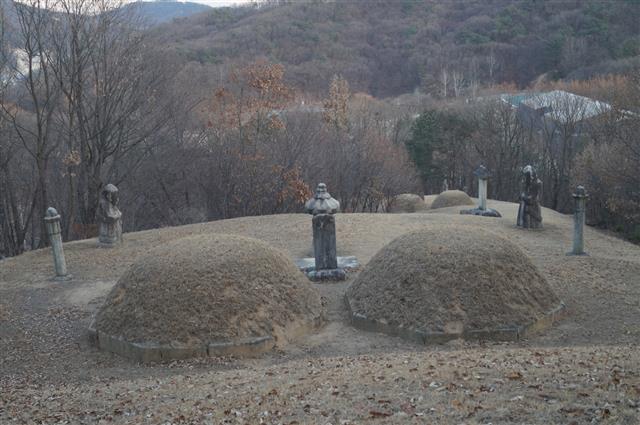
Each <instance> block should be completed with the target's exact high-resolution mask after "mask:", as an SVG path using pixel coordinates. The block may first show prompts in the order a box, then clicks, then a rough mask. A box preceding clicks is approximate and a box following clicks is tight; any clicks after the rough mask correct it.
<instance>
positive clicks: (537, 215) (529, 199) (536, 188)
mask: <svg viewBox="0 0 640 425" xmlns="http://www.w3.org/2000/svg"><path fill="white" fill-rule="evenodd" d="M522 175H523V191H522V193H521V194H520V208H519V209H518V222H517V225H518V227H522V228H524V229H540V228H541V227H542V212H541V209H540V199H539V196H540V192H541V191H542V182H541V181H540V179H539V178H538V176H537V174H536V170H535V168H533V167H532V166H531V165H527V166H526V167H524V169H523V170H522Z"/></svg>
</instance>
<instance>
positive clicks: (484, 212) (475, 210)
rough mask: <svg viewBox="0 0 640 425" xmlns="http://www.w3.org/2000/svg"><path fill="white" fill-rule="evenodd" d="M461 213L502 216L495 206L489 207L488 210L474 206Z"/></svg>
mask: <svg viewBox="0 0 640 425" xmlns="http://www.w3.org/2000/svg"><path fill="white" fill-rule="evenodd" d="M460 214H463V215H467V214H468V215H479V216H482V217H502V215H501V214H500V213H499V212H498V211H496V210H494V209H493V208H487V209H486V210H482V209H480V208H473V209H471V210H461V211H460Z"/></svg>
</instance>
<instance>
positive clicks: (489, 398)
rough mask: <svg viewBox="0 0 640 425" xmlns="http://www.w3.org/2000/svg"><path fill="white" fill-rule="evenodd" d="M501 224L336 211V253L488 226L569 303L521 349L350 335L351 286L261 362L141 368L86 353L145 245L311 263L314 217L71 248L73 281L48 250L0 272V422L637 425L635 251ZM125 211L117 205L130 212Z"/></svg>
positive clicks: (504, 206)
mask: <svg viewBox="0 0 640 425" xmlns="http://www.w3.org/2000/svg"><path fill="white" fill-rule="evenodd" d="M488 206H489V207H490V208H494V209H497V210H498V211H500V212H501V213H502V215H503V218H485V217H475V216H461V215H460V214H459V210H460V208H459V207H451V208H443V209H438V210H430V211H429V212H427V213H424V214H340V215H338V216H337V232H338V251H339V253H340V255H356V256H357V257H358V259H359V260H360V262H361V263H362V264H363V266H365V267H366V265H367V263H368V262H369V260H370V259H371V257H372V256H373V255H375V253H376V252H378V251H379V250H380V249H381V248H382V247H383V246H385V245H386V244H388V243H389V242H391V241H392V240H393V239H395V238H397V237H398V236H400V235H402V234H404V233H407V232H412V231H416V230H420V229H424V228H432V227H434V226H450V225H451V226H465V225H471V226H474V227H477V228H481V229H485V230H488V231H492V232H495V233H497V234H499V235H500V236H501V237H503V238H505V239H508V240H509V241H511V242H512V243H514V244H516V245H517V246H518V247H519V248H520V249H521V250H522V252H524V254H526V255H527V256H528V257H529V259H530V260H531V262H532V263H533V264H534V265H535V266H536V267H537V268H538V270H539V271H540V273H541V274H542V275H543V276H544V278H545V279H546V280H547V281H548V283H549V285H550V286H551V288H552V289H553V291H554V292H555V293H556V294H557V295H558V297H559V298H560V299H562V300H563V301H565V303H566V304H567V313H568V314H567V316H566V318H564V319H563V320H562V321H561V322H560V323H559V324H558V325H556V326H554V327H552V328H551V329H549V330H547V331H545V332H544V333H541V334H538V335H535V336H532V337H531V339H529V340H528V341H520V342H517V343H509V344H500V345H495V344H489V345H484V344H475V343H473V344H471V343H469V344H466V343H465V344H459V343H449V344H447V345H444V346H429V347H421V346H417V345H415V344H411V343H409V342H407V341H404V340H400V339H398V338H392V337H388V336H386V335H382V334H376V333H370V332H362V331H359V330H357V329H354V328H353V327H351V326H350V325H349V323H348V319H347V314H346V311H345V308H344V304H343V295H344V291H345V289H346V286H347V285H348V284H349V282H350V281H353V279H354V278H357V273H355V274H353V275H351V276H350V277H349V279H350V280H349V281H348V282H346V283H339V284H331V285H327V284H319V285H313V286H314V287H315V288H316V289H317V290H318V291H319V292H320V293H321V295H322V296H323V297H324V299H325V301H326V303H327V308H328V324H327V326H325V327H324V328H322V329H320V330H319V331H318V332H317V333H315V334H312V335H308V336H306V337H304V338H302V339H299V340H296V341H295V342H294V343H293V344H289V345H287V346H286V347H284V348H283V349H281V350H278V351H276V352H273V353H270V354H267V355H265V356H264V357H263V358H261V359H256V360H232V359H205V360H192V361H188V362H177V363H175V364H172V365H155V366H153V365H152V366H144V367H143V366H139V365H135V364H132V363H131V362H129V361H127V360H126V359H121V358H119V357H117V356H113V355H109V354H105V353H102V352H99V351H96V350H94V349H92V348H90V347H89V346H88V345H87V343H86V342H84V341H85V338H86V326H88V324H89V322H90V320H91V316H92V314H93V313H95V311H96V310H97V309H98V308H99V306H100V305H101V304H102V302H103V301H104V299H105V296H106V295H107V293H108V291H109V289H110V288H111V287H112V286H113V285H115V283H116V281H117V280H118V279H119V278H120V276H121V275H122V274H123V273H124V272H125V271H126V270H127V269H128V267H129V266H130V265H131V264H132V263H135V262H136V261H139V260H140V258H142V257H143V256H144V255H146V254H147V253H148V251H149V250H150V249H151V248H152V247H155V246H161V245H163V244H167V243H169V242H170V241H173V240H175V239H178V238H181V237H185V236H189V235H195V234H220V233H227V234H237V235H243V236H249V237H254V238H258V239H261V240H263V241H265V242H266V243H268V244H269V245H271V246H274V247H276V248H279V249H282V250H283V251H284V252H286V253H287V254H288V255H289V256H290V257H302V256H309V254H310V251H311V217H309V216H308V215H303V214H299V215H295V214H294V215H279V216H266V217H249V218H242V219H235V220H225V221H219V222H212V223H203V224H197V225H191V226H183V227H176V228H167V229H160V230H152V231H145V232H138V233H131V234H125V242H124V245H123V246H122V247H120V248H118V249H113V250H104V249H98V248H97V247H96V240H95V239H93V240H88V241H79V242H73V243H70V244H65V252H66V254H67V263H68V266H69V269H70V271H71V272H72V273H73V275H74V280H73V281H71V282H65V283H52V282H50V281H49V280H48V279H49V277H50V276H51V274H52V273H53V270H52V264H51V257H50V252H48V251H47V250H42V251H37V252H32V253H28V254H25V255H23V256H20V257H17V258H10V259H7V260H3V261H2V262H1V263H0V299H1V300H2V301H1V302H2V304H4V305H5V306H6V307H9V308H10V313H11V314H9V315H8V317H6V318H5V319H0V353H2V355H1V356H0V423H64V421H68V422H70V423H102V422H104V423H107V422H113V423H167V422H170V423H205V424H206V423H212V424H218V423H251V424H253V423H260V421H262V422H264V423H273V424H279V423H285V424H291V423H296V422H297V423H299V424H302V423H309V424H315V423H320V424H326V423H333V424H339V423H344V424H348V423H349V424H355V423H369V422H373V421H375V423H389V424H397V423H417V424H421V423H456V424H457V423H468V424H474V423H489V422H491V423H493V424H506V423H527V424H530V423H540V424H542V423H545V424H546V423H572V422H575V423H578V424H582V423H609V424H636V423H639V422H640V414H639V411H638V408H639V407H638V406H639V405H640V403H639V400H640V378H639V377H638V370H637V365H638V364H639V362H640V358H639V357H638V356H639V355H638V353H640V351H639V350H638V343H639V342H640V326H639V325H638V323H640V277H639V276H640V248H638V247H637V246H635V245H632V244H630V243H627V242H624V241H621V240H619V239H616V238H613V237H611V236H609V235H606V234H604V233H602V232H599V231H597V230H594V229H591V228H588V229H586V231H585V242H586V250H587V252H588V253H589V256H587V257H567V256H566V255H565V254H566V252H567V251H569V250H570V248H571V234H572V221H571V217H569V216H564V215H562V214H558V213H555V212H553V211H549V210H547V209H543V216H544V223H545V228H544V229H543V230H540V231H525V230H522V229H518V228H516V226H515V219H516V214H517V208H518V206H517V204H512V203H505V202H494V201H490V202H489V204H488ZM125 215H126V211H125Z"/></svg>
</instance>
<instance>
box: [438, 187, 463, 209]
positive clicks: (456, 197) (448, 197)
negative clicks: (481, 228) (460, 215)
mask: <svg viewBox="0 0 640 425" xmlns="http://www.w3.org/2000/svg"><path fill="white" fill-rule="evenodd" d="M459 205H473V200H472V199H471V198H470V197H469V195H467V194H466V193H464V192H463V191H461V190H446V191H444V192H442V193H441V194H440V195H438V196H436V199H434V200H433V203H431V209H432V210H435V209H437V208H447V207H457V206H459Z"/></svg>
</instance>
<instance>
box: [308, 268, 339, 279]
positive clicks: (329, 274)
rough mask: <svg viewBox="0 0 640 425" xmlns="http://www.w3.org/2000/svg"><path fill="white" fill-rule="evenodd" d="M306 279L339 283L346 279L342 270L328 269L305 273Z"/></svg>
mask: <svg viewBox="0 0 640 425" xmlns="http://www.w3.org/2000/svg"><path fill="white" fill-rule="evenodd" d="M305 274H306V275H307V277H308V278H309V279H310V280H311V281H313V282H318V281H340V280H345V279H346V278H347V273H346V272H345V271H344V269H330V270H309V271H307V272H305Z"/></svg>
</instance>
